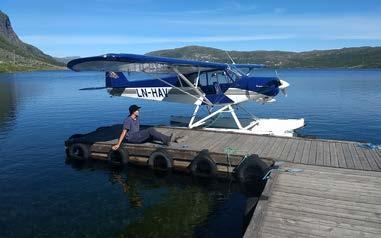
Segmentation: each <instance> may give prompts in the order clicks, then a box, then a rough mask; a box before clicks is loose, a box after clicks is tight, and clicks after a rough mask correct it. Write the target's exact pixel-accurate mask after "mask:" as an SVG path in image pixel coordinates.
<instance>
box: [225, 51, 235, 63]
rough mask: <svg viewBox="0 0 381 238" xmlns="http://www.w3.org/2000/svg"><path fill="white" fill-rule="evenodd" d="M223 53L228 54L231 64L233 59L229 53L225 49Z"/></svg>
mask: <svg viewBox="0 0 381 238" xmlns="http://www.w3.org/2000/svg"><path fill="white" fill-rule="evenodd" d="M225 53H226V54H227V55H228V57H229V59H230V60H231V61H232V63H233V64H235V62H234V60H233V58H232V57H230V55H229V53H228V52H227V51H226V50H225Z"/></svg>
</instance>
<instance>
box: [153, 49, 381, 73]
mask: <svg viewBox="0 0 381 238" xmlns="http://www.w3.org/2000/svg"><path fill="white" fill-rule="evenodd" d="M228 53H229V55H230V56H231V57H232V58H233V60H234V62H236V63H263V64H265V65H267V66H268V67H279V68H296V67H308V68H381V47H352V48H343V49H333V50H313V51H306V52H288V51H263V50H257V51H228ZM147 55H155V56H165V57H173V58H181V59H195V60H203V61H212V62H223V63H231V60H230V59H229V57H228V56H227V54H226V53H225V51H224V50H220V49H215V48H210V47H203V46H186V47H182V48H175V49H168V50H158V51H153V52H149V53H147Z"/></svg>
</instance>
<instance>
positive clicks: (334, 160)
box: [329, 143, 339, 167]
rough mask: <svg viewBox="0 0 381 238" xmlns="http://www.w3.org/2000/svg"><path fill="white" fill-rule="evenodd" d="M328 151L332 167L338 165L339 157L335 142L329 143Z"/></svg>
mask: <svg viewBox="0 0 381 238" xmlns="http://www.w3.org/2000/svg"><path fill="white" fill-rule="evenodd" d="M329 153H330V158H331V163H330V165H331V166H333V167H339V158H338V152H337V149H336V145H335V143H329Z"/></svg>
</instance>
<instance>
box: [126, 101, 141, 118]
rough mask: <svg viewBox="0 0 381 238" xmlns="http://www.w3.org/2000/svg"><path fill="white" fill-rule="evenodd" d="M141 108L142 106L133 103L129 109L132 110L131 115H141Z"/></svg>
mask: <svg viewBox="0 0 381 238" xmlns="http://www.w3.org/2000/svg"><path fill="white" fill-rule="evenodd" d="M139 109H140V107H138V106H137V105H135V104H134V105H131V106H130V108H128V110H129V111H130V116H131V115H134V116H139Z"/></svg>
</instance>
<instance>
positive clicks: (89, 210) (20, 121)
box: [0, 69, 381, 237]
mask: <svg viewBox="0 0 381 238" xmlns="http://www.w3.org/2000/svg"><path fill="white" fill-rule="evenodd" d="M279 74H280V76H281V78H282V79H283V80H286V81H287V82H289V83H290V84H291V86H290V88H289V90H288V96H287V97H283V96H281V95H279V96H278V97H277V102H276V103H274V104H270V105H259V104H255V103H246V104H245V107H246V108H247V109H248V110H249V111H251V112H253V113H254V114H256V115H257V116H259V117H279V118H301V117H304V118H305V120H306V123H307V126H306V127H305V128H303V129H301V130H300V131H299V133H300V134H301V135H312V136H316V137H319V138H328V139H339V140H356V141H364V142H371V143H373V144H381V136H380V134H381V123H380V122H381V120H380V118H381V92H380V90H381V70H341V69H340V70H318V69H316V70H280V71H279ZM103 84H104V79H103V74H101V73H75V72H69V71H57V72H33V73H14V74H0V237H26V236H36V237H63V236H64V237H109V236H111V237H112V236H115V237H137V236H139V237H168V234H170V235H171V236H174V237H179V236H181V237H192V236H196V237H210V236H214V237H222V236H224V237H240V235H241V234H242V227H243V226H244V223H245V220H244V216H243V214H244V212H245V208H246V201H247V198H248V197H251V196H255V195H256V192H257V190H255V189H247V187H242V186H241V185H238V184H235V183H230V182H229V181H228V180H227V181H211V182H205V181H197V180H194V179H192V178H191V177H189V176H185V175H182V174H173V175H168V176H158V175H156V174H153V173H152V172H150V171H148V170H145V169H139V168H135V167H129V168H127V170H124V171H119V170H114V169H111V168H109V167H107V166H106V165H105V164H102V163H100V164H99V163H89V164H83V165H75V164H68V163H66V162H65V161H66V160H65V159H66V156H65V153H64V144H63V143H64V141H65V140H66V139H67V138H68V137H69V136H70V135H72V134H75V133H86V132H89V131H92V130H94V129H95V128H97V127H99V126H104V125H111V124H116V123H121V122H122V121H123V119H124V117H125V116H126V115H127V114H128V107H129V105H130V104H132V103H135V104H138V105H141V106H142V110H141V121H142V124H151V125H157V124H164V125H167V124H169V116H170V115H190V114H191V112H192V110H193V108H192V107H190V106H189V105H188V106H186V105H182V104H175V103H158V102H150V101H139V100H134V99H128V98H118V97H109V96H108V95H107V93H106V92H105V91H103V90H100V91H79V90H78V89H79V88H85V87H93V86H102V85H103Z"/></svg>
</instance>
